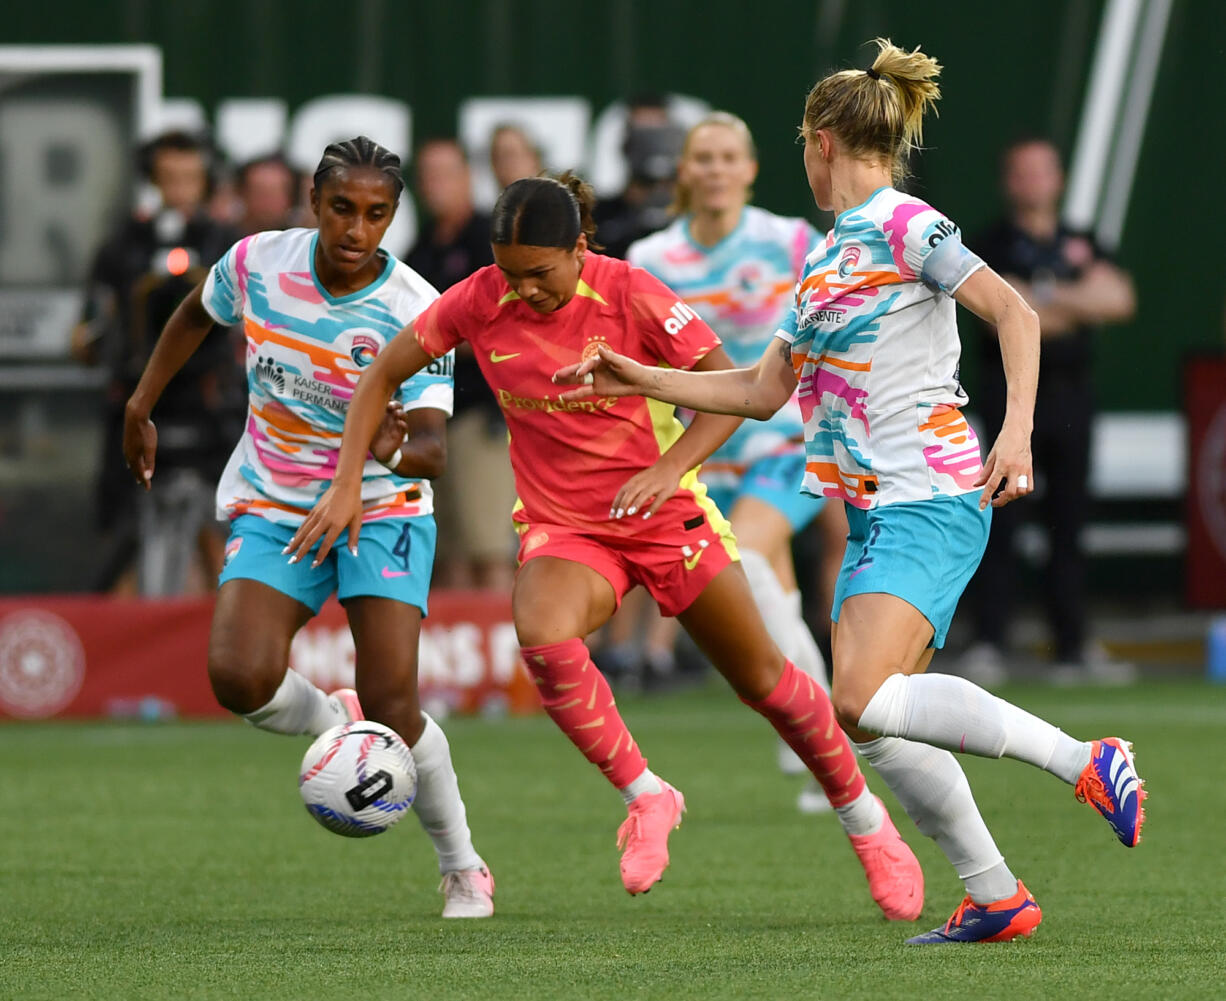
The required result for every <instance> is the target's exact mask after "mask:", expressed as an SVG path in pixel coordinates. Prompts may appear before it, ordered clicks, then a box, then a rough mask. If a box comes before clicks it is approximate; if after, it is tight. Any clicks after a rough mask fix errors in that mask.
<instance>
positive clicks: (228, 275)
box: [200, 235, 255, 327]
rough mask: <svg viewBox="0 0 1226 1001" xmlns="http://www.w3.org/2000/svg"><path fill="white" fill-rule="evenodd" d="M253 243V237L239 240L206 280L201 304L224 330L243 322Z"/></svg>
mask: <svg viewBox="0 0 1226 1001" xmlns="http://www.w3.org/2000/svg"><path fill="white" fill-rule="evenodd" d="M254 242H255V236H254V235H252V236H248V237H244V238H243V239H241V240H239V241H238V243H236V244H234V246H232V247H231V248H230V249H229V250H227V251H226V252H225V253H224V254H222V255H221V258H220V260H218V262H217V263H216V264H214V265H213V266H212V267H211V268H209V273H208V275H207V276H206V277H205V279H204V290H203V292H202V293H201V300H200V301H201V303H202V304H203V306H204V309H205V312H207V313H208V314H209V316H211V317H212V318H213V319H214V320H215V321H216V322H217V323H220V324H221V325H222V326H225V327H232V326H234V325H235V324H236V323H239V322H240V321H241V320H242V318H243V300H244V299H245V298H246V295H247V274H248V268H247V256H248V255H249V254H250V253H251V248H252V244H253V243H254Z"/></svg>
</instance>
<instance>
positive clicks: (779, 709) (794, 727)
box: [741, 660, 865, 807]
mask: <svg viewBox="0 0 1226 1001" xmlns="http://www.w3.org/2000/svg"><path fill="white" fill-rule="evenodd" d="M741 701H742V702H744V703H745V704H746V705H747V706H750V707H752V708H753V709H756V710H757V711H758V712H760V713H761V714H762V715H763V716H765V717H766V718H767V719H768V720H770V724H771V726H773V727H774V728H775V729H776V730H777V731H778V732H779V736H780V737H782V738H783V739H784V740H785V741H786V742H787V745H788V746H789V747H790V748H791V749H792V750H793V751H795V752H796V753H797V754H798V755H800V759H801V760H802V761H803V762H804V763H805V765H806V767H807V768H808V769H809V771H811V772H812V773H813V774H814V776H815V777H816V778H817V781H818V782H820V783H821V785H822V788H823V789H824V790H825V791H826V797H827V798H828V799H829V800H830V803H831V805H833V806H836V807H838V806H846V805H847V804H848V803H850V802H852V800H854V799H855V798H856V797H857V796H859V795H860V793H862V792H863V791H864V784H865V783H864V775H863V774H862V773H861V772H860V766H859V764H858V763H857V762H856V756H855V753H854V752H853V751H852V749H851V744H849V743H848V741H847V737H846V736H845V735H844V733H843V731H842V730H841V729H840V728H839V724H838V723H837V722H836V721H835V718H834V706H833V705H831V703H830V696H829V695H827V694H826V693H825V692H823V691H822V690H821V688H820V687H818V684H817V682H815V681H814V680H813V679H812V678H810V677H809V676H808V675H807V674H805V673H804V672H803V671H798V670H797V669H796V667H795V666H794V665H793V664H792V662H791V661H790V660H788V661H785V662H784V665H783V675H782V676H781V677H780V678H779V684H777V685H776V686H775V690H774V691H773V692H771V693H770V695H768V696H767V697H766V698H764V699H763V700H762V701H761V702H750V701H749V700H748V699H742V700H741Z"/></svg>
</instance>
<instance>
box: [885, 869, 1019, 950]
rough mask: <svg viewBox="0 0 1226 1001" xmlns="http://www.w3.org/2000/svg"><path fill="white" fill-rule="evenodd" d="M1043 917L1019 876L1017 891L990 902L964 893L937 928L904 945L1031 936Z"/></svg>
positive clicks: (1000, 939) (1005, 939)
mask: <svg viewBox="0 0 1226 1001" xmlns="http://www.w3.org/2000/svg"><path fill="white" fill-rule="evenodd" d="M1042 920H1043V912H1042V911H1041V910H1039V905H1038V904H1036V903H1035V901H1034V897H1032V896H1031V895H1030V891H1029V890H1027V889H1026V887H1025V885H1024V884H1023V883H1022V881H1021V880H1020V879H1019V880H1018V881H1017V893H1015V894H1014V895H1013V896H1012V897H1007V898H1005V899H1004V900H997V901H996V902H995V903H992V904H977V903H975V902H974V901H973V900H971V898H970V897H964V898H963V899H962V903H961V904H959V905H958V909H957V910H956V911H954V913H953V917H951V918H950V919H949V920H948V921H946V922H945V924H944V925H943V926H942V927H940V928H933V929H932V931H930V932H925V933H924V934H923V935H916V936H915V937H914V938H909V939H907V945H949V944H953V943H957V942H1008V941H1009V940H1010V939H1014V938H1017V937H1018V936H1019V935H1020V936H1021V937H1023V938H1027V937H1029V936H1030V934H1031V932H1033V931H1034V930H1035V929H1036V928H1037V927H1038V926H1039V922H1040V921H1042Z"/></svg>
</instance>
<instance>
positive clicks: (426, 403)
mask: <svg viewBox="0 0 1226 1001" xmlns="http://www.w3.org/2000/svg"><path fill="white" fill-rule="evenodd" d="M454 379H455V351H448V352H447V353H446V354H445V355H441V356H439V357H437V358H435V359H434V360H433V361H431V362H430V364H429V365H427V366H426V367H425V368H423V369H422V370H421V371H420V372H415V373H414V374H413V375H412V376H410V377H409V378H408V379H407V380H406V381H405V382H403V383H401V386H400V392H399V394H398V396H397V399H399V400H400V402H401V404H402V405H403V406H404V409H405V410H424V409H427V408H428V409H432V410H441V411H442V412H443V413H445V414H446V415H447V416H448V417H450V416H451V414H452V410H453V408H454V405H455V383H454Z"/></svg>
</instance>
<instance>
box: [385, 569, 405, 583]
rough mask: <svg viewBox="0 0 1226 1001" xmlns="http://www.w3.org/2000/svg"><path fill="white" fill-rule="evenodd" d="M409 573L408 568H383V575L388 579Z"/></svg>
mask: <svg viewBox="0 0 1226 1001" xmlns="http://www.w3.org/2000/svg"><path fill="white" fill-rule="evenodd" d="M409 573H410V571H408V570H393V569H392V568H391V567H384V568H383V576H384V577H386V578H387V579H388V580H391V579H392V578H393V577H407V576H408V575H409Z"/></svg>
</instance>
